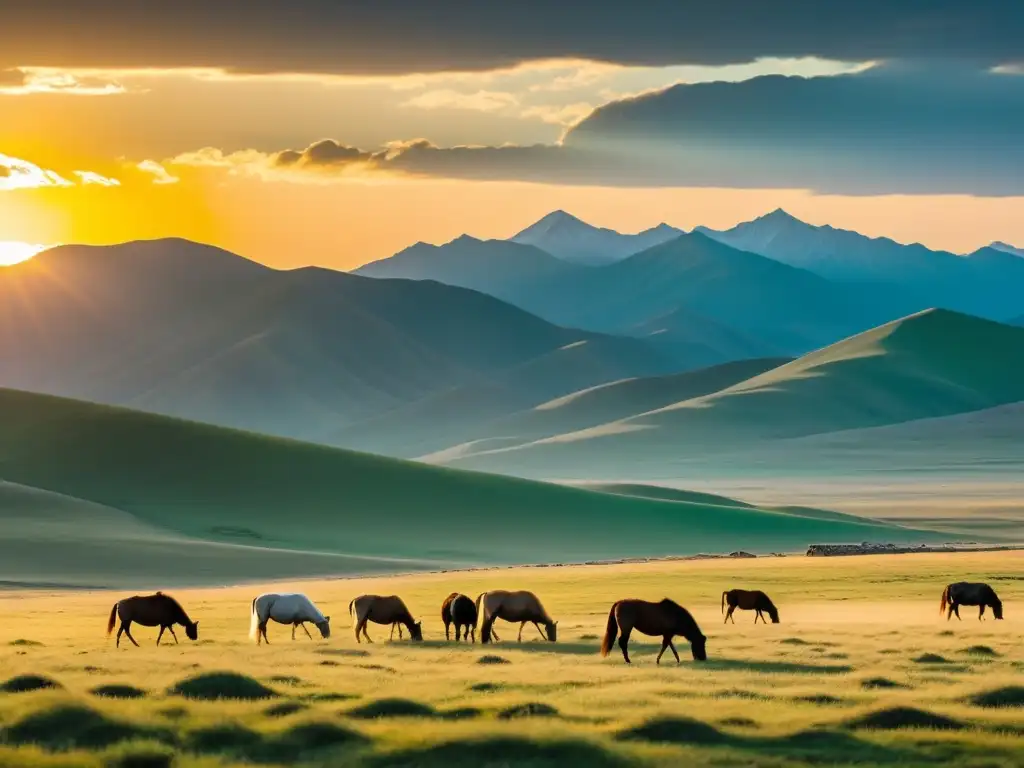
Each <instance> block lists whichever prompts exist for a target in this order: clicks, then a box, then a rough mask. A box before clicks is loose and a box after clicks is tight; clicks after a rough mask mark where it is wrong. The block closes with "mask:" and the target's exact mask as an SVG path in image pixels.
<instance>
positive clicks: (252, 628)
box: [249, 597, 260, 640]
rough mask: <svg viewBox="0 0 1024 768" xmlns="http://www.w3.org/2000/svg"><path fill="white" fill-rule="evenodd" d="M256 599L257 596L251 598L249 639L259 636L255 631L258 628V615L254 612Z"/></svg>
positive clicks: (257, 630)
mask: <svg viewBox="0 0 1024 768" xmlns="http://www.w3.org/2000/svg"><path fill="white" fill-rule="evenodd" d="M257 599H258V598H255V597H254V598H253V599H252V614H251V615H250V617H249V639H250V640H256V639H257V637H259V635H258V634H257V633H258V632H259V630H260V616H259V614H258V613H257V612H256V600H257Z"/></svg>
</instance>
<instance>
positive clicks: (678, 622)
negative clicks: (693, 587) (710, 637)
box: [601, 597, 708, 664]
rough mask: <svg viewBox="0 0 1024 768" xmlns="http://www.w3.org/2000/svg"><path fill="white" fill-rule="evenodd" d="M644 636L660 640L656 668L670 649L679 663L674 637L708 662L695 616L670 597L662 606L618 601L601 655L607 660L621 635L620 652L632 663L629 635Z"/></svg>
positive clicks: (609, 623) (703, 641) (643, 601)
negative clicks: (681, 637)
mask: <svg viewBox="0 0 1024 768" xmlns="http://www.w3.org/2000/svg"><path fill="white" fill-rule="evenodd" d="M634 629H635V630H636V631H638V632H642V633H643V634H645V635H651V636H652V637H659V636H660V637H661V650H660V651H659V652H658V658H657V660H656V661H655V663H656V664H661V657H662V654H664V653H665V649H666V648H668V649H670V650H671V651H672V655H673V656H675V657H676V663H677V664H678V663H679V654H678V653H676V647H675V646H674V645H673V644H672V638H673V637H674V636H675V635H681V636H683V637H685V638H686V639H687V640H688V641H689V642H690V652H691V653H693V658H694V659H695V660H697V661H706V660H707V658H708V653H707V638H706V637H705V636H704V633H702V632H701V631H700V627H698V626H697V622H696V621H694V619H693V616H691V615H690V612H689V611H687V610H686V609H685V608H683V606H681V605H679V604H678V603H674V602H672V601H671V600H669V599H668V598H667V597H666V598H665V599H664V600H662V601H661V602H660V603H651V602H648V601H647V600H619V601H618V602H617V603H615V604H614V605H613V606H612V609H611V610H610V611H609V612H608V628H607V629H606V630H605V633H604V640H603V641H602V642H601V655H602V656H607V655H608V653H609V651H611V649H612V644H613V643H614V642H615V635H616V634H618V633H619V632H620V631H621V633H622V634H621V636H620V637H619V648H621V649H622V658H624V659H625V660H626V663H627V664H629V663H631V662H630V660H629V652H628V650H627V648H628V646H629V635H630V633H631V632H632V631H633V630H634Z"/></svg>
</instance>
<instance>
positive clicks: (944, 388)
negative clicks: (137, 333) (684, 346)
mask: <svg viewBox="0 0 1024 768" xmlns="http://www.w3.org/2000/svg"><path fill="white" fill-rule="evenodd" d="M1022 399H1024V331H1022V330H1021V329H1018V328H1013V327H1010V326H1006V325H1002V324H999V323H994V322H991V321H987V320H982V319H979V318H974V317H970V316H967V315H962V314H959V313H955V312H949V311H946V310H929V311H926V312H922V313H919V314H916V315H913V316H910V317H907V318H903V319H902V320H899V321H894V322H892V323H887V324H885V325H883V326H880V327H878V328H875V329H873V330H871V331H868V332H865V333H862V334H859V335H857V336H854V337H852V338H850V339H847V340H844V341H842V342H839V343H837V344H834V345H832V346H829V347H826V348H824V349H821V350H818V351H816V352H813V353H811V354H809V355H806V356H804V357H802V358H799V359H798V360H795V361H793V362H791V363H788V364H786V365H783V366H781V367H778V368H774V369H772V370H770V371H767V372H766V373H762V374H760V375H758V376H754V377H753V378H750V379H747V380H746V381H743V382H740V383H738V384H735V385H733V386H731V387H727V388H725V389H722V390H720V391H718V392H715V393H713V394H710V395H707V396H703V397H695V398H692V399H688V400H684V401H681V402H677V403H674V404H671V405H668V406H665V407H662V408H658V409H655V410H650V411H647V412H645V413H641V414H636V415H633V416H631V417H629V418H623V419H619V420H615V421H610V422H608V423H606V424H603V425H600V426H597V427H592V428H588V429H584V430H580V431H576V432H569V433H563V434H559V435H557V436H554V437H550V438H548V439H546V440H540V441H537V442H534V443H531V444H528V445H524V446H518V447H511V448H504V449H502V448H497V449H492V450H489V451H488V450H481V451H479V452H478V453H477V454H474V453H473V452H472V451H468V452H467V451H463V452H462V453H461V454H460V455H458V456H456V457H454V458H453V459H452V460H451V462H450V463H451V464H452V465H453V466H462V467H469V468H477V469H485V468H487V469H491V470H494V471H497V470H499V469H500V470H501V471H506V472H511V473H514V474H523V475H529V476H537V477H560V478H594V477H605V478H607V477H619V478H634V477H635V478H660V477H668V476H673V475H674V476H676V477H678V476H684V474H683V465H684V464H685V463H686V462H688V461H696V460H703V457H705V456H707V455H709V454H715V453H719V454H721V453H728V452H739V451H744V450H746V451H751V450H754V451H757V450H762V451H763V450H771V449H769V448H768V446H769V445H775V441H778V440H781V439H786V438H794V437H799V436H802V435H813V434H823V433H828V432H836V431H840V430H850V429H863V428H867V427H876V426H882V425H885V424H895V423H900V422H909V421H913V420H915V419H924V418H932V417H938V416H949V415H953V414H957V413H964V412H969V411H976V410H981V409H984V408H991V407H994V406H997V405H1002V404H1006V403H1011V402H1016V401H1018V400H1022Z"/></svg>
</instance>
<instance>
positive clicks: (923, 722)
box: [847, 707, 964, 731]
mask: <svg viewBox="0 0 1024 768" xmlns="http://www.w3.org/2000/svg"><path fill="white" fill-rule="evenodd" d="M847 725H848V726H849V727H850V728H863V729H865V730H876V731H894V730H898V729H901V728H930V729H934V730H942V731H958V730H961V729H963V728H964V724H963V723H961V722H959V721H957V720H954V719H952V718H950V717H946V716H945V715H937V714H935V713H934V712H928V711H927V710H924V709H917V708H916V707H890V708H887V709H879V710H875V711H874V712H869V713H867V714H866V715H861V716H860V717H857V718H854V719H853V720H850V721H848V722H847Z"/></svg>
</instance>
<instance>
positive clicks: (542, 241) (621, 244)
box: [509, 211, 682, 266]
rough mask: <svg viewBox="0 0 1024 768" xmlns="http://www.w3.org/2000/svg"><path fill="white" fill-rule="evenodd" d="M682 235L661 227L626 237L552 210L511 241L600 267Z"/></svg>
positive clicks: (565, 258)
mask: <svg viewBox="0 0 1024 768" xmlns="http://www.w3.org/2000/svg"><path fill="white" fill-rule="evenodd" d="M680 234H682V230H679V229H676V228H675V227H670V226H668V225H667V224H659V225H658V226H657V227H652V228H651V229H646V230H644V231H643V232H639V233H637V234H635V235H624V234H622V233H621V232H616V231H615V230H613V229H605V228H603V227H594V226H591V225H590V224H587V223H586V222H584V221H580V220H579V219H577V218H576V217H575V216H572V215H571V214H568V213H566V212H565V211H552V212H551V213H549V214H548V215H547V216H545V217H544V218H542V219H540V220H539V221H537V222H535V223H534V224H531V225H530V226H529V227H527V228H526V229H524V230H523V231H522V232H519V233H518V234H516V235H513V236H512V237H511V238H509V239H510V241H511V242H514V243H522V244H525V245H532V246H536V247H537V248H540V249H541V250H543V251H546V252H547V253H550V254H552V255H554V256H557V257H558V258H559V259H562V260H563V261H567V262H570V263H573V264H582V265H589V266H597V265H602V264H611V263H613V262H616V261H620V260H622V259H624V258H626V257H627V256H632V255H633V254H634V253H639V252H640V251H643V250H646V249H647V248H650V247H651V246H654V245H658V244H660V243H663V242H666V241H668V240H671V239H672V238H674V237H677V236H678V235H680Z"/></svg>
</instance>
